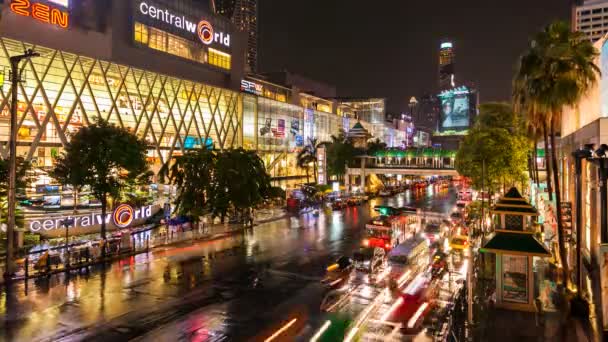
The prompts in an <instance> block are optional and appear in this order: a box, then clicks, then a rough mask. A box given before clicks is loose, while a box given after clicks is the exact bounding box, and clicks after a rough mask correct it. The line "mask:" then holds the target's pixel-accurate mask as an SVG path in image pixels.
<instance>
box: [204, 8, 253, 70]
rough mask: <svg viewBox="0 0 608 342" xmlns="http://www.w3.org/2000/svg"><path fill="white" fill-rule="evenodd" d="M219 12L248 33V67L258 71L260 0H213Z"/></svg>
mask: <svg viewBox="0 0 608 342" xmlns="http://www.w3.org/2000/svg"><path fill="white" fill-rule="evenodd" d="M211 7H212V9H213V10H214V11H215V13H217V14H221V15H224V16H226V17H228V18H230V20H231V21H232V22H233V23H234V24H235V25H236V26H237V27H238V29H239V30H241V31H243V32H246V33H247V56H246V61H247V67H248V69H249V70H248V71H250V72H256V71H257V66H258V1H257V0H211Z"/></svg>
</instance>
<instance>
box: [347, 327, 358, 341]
mask: <svg viewBox="0 0 608 342" xmlns="http://www.w3.org/2000/svg"><path fill="white" fill-rule="evenodd" d="M357 331H359V328H356V327H355V328H353V329H352V330H351V331H350V332H349V333H348V335H347V336H346V338H345V339H344V342H350V341H351V340H352V339H353V338H354V337H355V335H356V334H357Z"/></svg>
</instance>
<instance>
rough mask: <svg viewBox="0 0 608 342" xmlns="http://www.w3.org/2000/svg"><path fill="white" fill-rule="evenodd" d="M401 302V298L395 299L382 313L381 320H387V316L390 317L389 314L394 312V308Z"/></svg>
mask: <svg viewBox="0 0 608 342" xmlns="http://www.w3.org/2000/svg"><path fill="white" fill-rule="evenodd" d="M401 304H403V298H402V297H399V299H397V300H396V301H395V302H394V303H393V305H391V307H390V309H388V310H387V311H386V312H385V313H384V315H382V318H380V320H381V321H387V320H388V319H389V317H391V315H392V314H393V312H395V310H397V308H398V307H399V306H400V305H401Z"/></svg>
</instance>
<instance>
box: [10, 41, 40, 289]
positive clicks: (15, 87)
mask: <svg viewBox="0 0 608 342" xmlns="http://www.w3.org/2000/svg"><path fill="white" fill-rule="evenodd" d="M38 56H40V54H38V53H36V52H34V51H33V50H32V49H28V50H26V51H25V53H24V54H23V55H18V56H12V57H10V58H9V61H10V63H11V113H10V114H11V118H10V120H11V128H10V136H9V143H8V145H9V171H8V224H7V228H6V241H7V246H6V270H5V274H4V276H5V278H6V279H7V280H9V279H10V277H11V276H12V274H13V271H14V260H13V254H14V244H15V209H16V203H15V201H16V199H15V184H16V183H17V105H18V96H19V83H20V82H21V74H22V73H23V69H24V68H21V69H19V64H21V61H22V60H29V59H30V58H32V57H38Z"/></svg>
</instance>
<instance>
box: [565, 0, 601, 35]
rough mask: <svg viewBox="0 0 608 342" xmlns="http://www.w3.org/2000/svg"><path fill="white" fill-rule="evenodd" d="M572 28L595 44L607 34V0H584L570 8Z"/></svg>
mask: <svg viewBox="0 0 608 342" xmlns="http://www.w3.org/2000/svg"><path fill="white" fill-rule="evenodd" d="M572 27H573V28H574V29H575V30H576V31H580V32H582V33H584V34H585V36H586V37H587V38H588V39H589V40H591V41H592V42H595V41H596V40H598V39H600V38H601V37H603V36H604V35H605V34H606V33H608V0H586V1H583V2H582V4H580V5H578V6H574V7H573V8H572Z"/></svg>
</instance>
